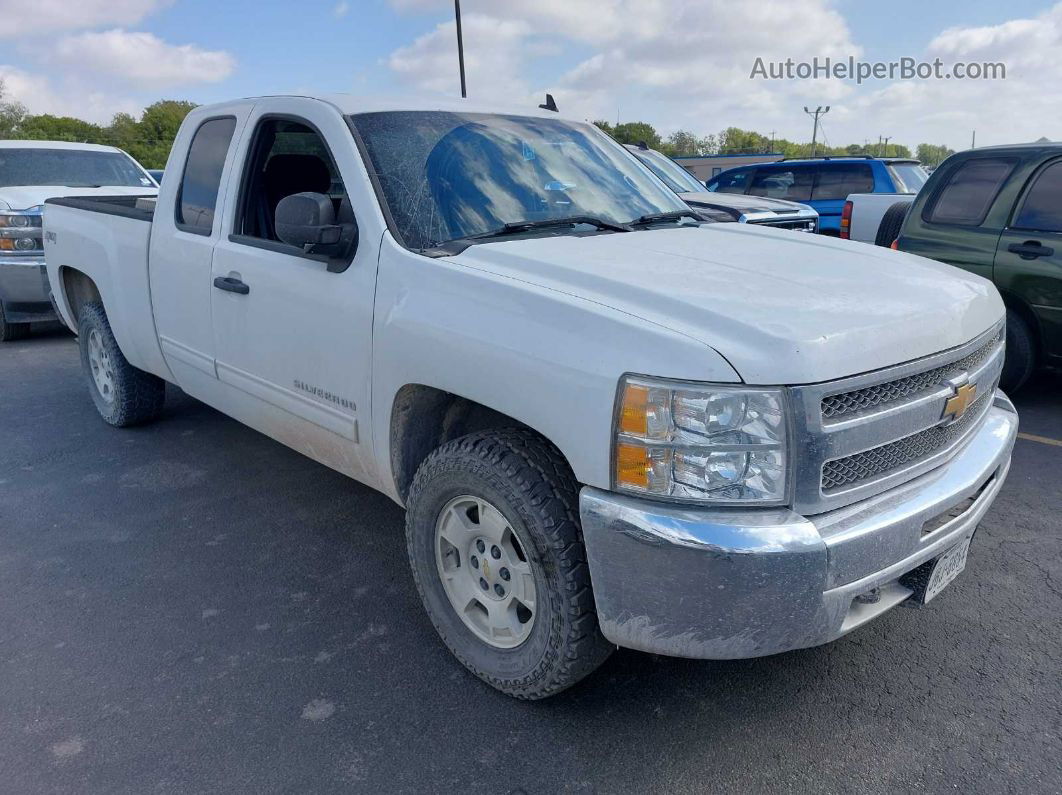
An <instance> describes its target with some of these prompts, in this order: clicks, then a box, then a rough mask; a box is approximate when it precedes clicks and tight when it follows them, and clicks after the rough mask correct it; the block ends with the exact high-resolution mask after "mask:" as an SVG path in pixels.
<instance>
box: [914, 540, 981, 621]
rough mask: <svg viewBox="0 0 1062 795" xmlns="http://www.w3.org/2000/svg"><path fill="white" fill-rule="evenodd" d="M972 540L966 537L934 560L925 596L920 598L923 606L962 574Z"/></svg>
mask: <svg viewBox="0 0 1062 795" xmlns="http://www.w3.org/2000/svg"><path fill="white" fill-rule="evenodd" d="M972 538H973V537H972V536H967V537H966V538H964V539H963V540H962V542H961V543H959V544H956V545H955V546H953V547H952V548H951V549H949V550H948V551H947V552H945V553H944V554H943V555H941V556H940V557H939V558H937V559H936V562H935V563H934V564H933V568H932V570H931V571H930V574H929V581H928V582H927V583H926V590H925V594H924V595H923V596H922V600H921V601H922V603H923V604H925V603H926V602H928V601H929V600H930V599H932V598H933V597H934V596H936V595H937V594H939V593H940V592H941V591H943V590H944V589H945V588H946V587H947V586H948V585H949V584H950V583H951V581H952V580H954V579H955V578H956V577H958V576H959V575H960V574H962V570H963V569H965V568H966V556H967V554H968V553H969V551H970V541H971V540H972Z"/></svg>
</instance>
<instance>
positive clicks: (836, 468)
mask: <svg viewBox="0 0 1062 795" xmlns="http://www.w3.org/2000/svg"><path fill="white" fill-rule="evenodd" d="M979 352H980V351H978V353H979ZM973 355H976V354H973ZM995 391H996V390H995V385H994V384H993V385H992V388H991V389H988V390H986V391H985V393H984V394H983V395H982V396H981V397H979V398H978V399H977V400H976V401H975V402H974V404H973V405H972V406H971V407H970V408H969V410H967V412H966V413H965V414H964V415H963V416H962V417H960V418H959V420H958V421H957V422H953V423H952V424H950V425H935V426H933V427H932V428H928V429H927V430H924V431H920V432H919V433H915V434H912V435H911V436H906V437H904V438H903V439H897V440H896V441H895V442H889V443H888V444H883V445H881V446H880V447H875V448H873V449H871V450H865V451H864V452H862V453H856V454H855V455H850V456H845V457H844V458H836V459H834V460H833V461H827V462H826V463H825V464H823V466H822V491H823V492H824V493H829V492H830V491H832V490H835V489H839V488H842V487H845V486H851V485H853V484H858V483H860V482H862V481H864V480H869V479H871V478H878V477H881V476H883V475H887V474H889V473H890V472H892V471H894V470H897V469H900V468H901V467H904V466H906V465H907V464H909V463H911V462H912V461H918V460H920V459H924V458H928V457H929V456H931V455H933V454H934V453H937V452H939V451H941V450H943V449H945V448H947V447H949V446H950V445H951V444H953V443H954V442H955V441H956V440H958V439H959V438H960V437H961V436H962V435H963V434H965V433H966V431H968V430H969V429H970V428H971V427H972V426H973V425H974V424H975V423H976V422H977V421H978V420H979V419H981V417H982V416H983V415H984V413H985V412H986V411H987V410H988V406H989V404H990V403H991V401H992V397H993V395H994V394H995Z"/></svg>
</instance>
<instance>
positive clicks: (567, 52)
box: [387, 0, 1062, 148]
mask: <svg viewBox="0 0 1062 795" xmlns="http://www.w3.org/2000/svg"><path fill="white" fill-rule="evenodd" d="M391 5H392V6H393V7H395V8H396V9H397V10H399V11H400V12H403V13H408V14H422V13H423V14H428V13H430V14H433V15H443V16H444V17H448V16H449V15H450V14H451V13H452V9H453V4H452V2H450V0H391ZM462 8H463V10H464V11H465V16H464V26H465V48H466V56H467V67H468V68H467V71H468V85H469V94H470V96H473V97H476V98H483V99H491V100H508V101H514V100H515V101H521V102H522V101H524V100H525V98H526V99H527V100H531V99H535V100H536V104H537V98H538V97H540V96H541V92H543V91H545V90H549V91H551V92H552V93H553V94H554V95H555V96H556V98H557V102H558V104H559V105H560V107H561V111H562V112H563V113H565V114H566V115H572V116H581V117H583V118H607V119H610V120H614V119H616V118H617V117H618V118H619V119H621V120H626V121H629V120H634V119H644V120H647V121H651V122H653V123H654V124H655V125H656V126H657V128H658V129H661V130H663V131H665V132H669V131H672V130H674V129H677V128H686V129H692V130H694V131H696V132H698V133H701V134H703V133H708V132H715V131H718V130H720V129H722V128H723V127H727V126H732V125H733V126H739V127H745V128H750V129H755V130H759V131H761V132H764V133H769V132H770V131H771V130H776V131H777V133H778V135H779V136H780V137H788V138H791V139H796V140H805V141H806V140H808V139H809V138H810V133H811V121H810V120H809V119H808V118H807V117H806V116H805V115H804V113H803V110H802V108H803V106H804V105H812V104H813V105H826V104H829V105H831V106H832V107H831V111H830V113H829V115H828V116H826V117H825V118H824V129H825V130H826V133H827V137H828V139H829V142H830V143H831V144H845V143H851V142H862V141H863V140H864V139H869V140H871V141H875V140H877V136H878V135H879V134H886V135H890V136H892V140H893V141H895V142H898V143H906V144H908V145H910V146H913V145H915V144H917V143H919V142H921V141H932V142H942V143H947V144H949V145H950V146H953V147H955V148H959V147H962V146H965V145H967V144H968V141H969V135H970V131H971V130H972V129H974V128H975V127H976V128H977V130H978V142H979V143H985V144H987V143H1005V142H1011V141H1016V140H1028V139H1033V138H1037V137H1039V136H1040V135H1047V136H1048V137H1049V138H1059V137H1062V130H1059V129H1058V126H1059V125H1060V124H1062V123H1060V122H1059V121H1058V120H1059V119H1062V94H1059V93H1058V92H1052V91H1051V90H1050V88H1051V86H1054V85H1056V84H1058V82H1059V81H1060V80H1062V60H1059V59H1058V58H1057V53H1058V52H1059V51H1060V50H1062V3H1059V4H1058V5H1056V6H1055V7H1053V8H1051V9H1050V10H1048V11H1046V12H1044V13H1043V14H1041V15H1039V16H1038V17H1036V18H1035V19H1015V20H1010V21H1007V22H1004V23H1002V24H1000V25H994V26H984V27H973V26H968V27H962V26H956V27H952V28H950V29H948V30H945V31H942V32H940V33H939V35H937V36H936V37H935V38H933V39H932V41H931V42H930V44H929V45H927V47H926V51H925V52H924V53H922V54H919V53H908V52H903V53H901V52H896V53H890V54H889V55H888V56H887V57H892V58H899V57H901V56H906V55H911V56H915V57H920V58H925V59H926V60H932V59H933V58H934V57H937V56H939V57H940V58H941V59H942V60H943V61H944V62H945V63H946V64H950V63H952V62H955V61H1002V62H1004V63H1006V65H1007V79H1006V80H1005V81H972V80H939V81H910V82H893V83H883V82H872V83H866V84H864V85H863V86H857V85H856V84H855V83H854V82H848V81H840V80H836V79H830V80H826V79H818V80H792V81H764V80H751V79H749V73H750V70H751V68H752V65H753V63H754V62H755V59H756V58H757V57H762V58H763V59H764V60H765V61H784V60H785V59H787V58H792V59H794V61H798V62H799V61H804V60H811V59H813V58H814V57H816V56H818V57H819V58H820V59H821V58H824V57H826V56H829V57H831V58H832V59H834V60H837V59H847V58H848V57H849V56H853V57H855V58H857V59H858V58H860V57H861V56H862V53H863V49H862V47H861V46H860V42H858V41H857V40H856V39H855V37H854V35H853V33H852V32H851V30H850V29H849V27H848V25H847V24H846V22H845V18H844V15H843V14H842V13H841V11H840V10H839V8H840V9H844V11H845V13H851V14H855V13H859V8H858V5H855V4H851V3H845V4H843V5H838V4H835V3H834V2H832V0H758V2H756V3H735V2H733V1H732V0H696V1H694V0H690V1H689V2H677V1H673V0H506V2H505V3H498V2H496V0H495V1H493V2H492V1H491V0H464V1H463V3H462ZM956 17H957V18H961V13H960V12H959V11H958V10H957V12H956ZM928 33H930V35H931V33H932V32H931V31H930V32H928ZM544 47H545V48H546V49H547V50H548V52H547V53H545V54H543V53H542V52H541V50H542V49H543V48H544ZM558 54H559V57H558ZM551 59H552V60H553V61H554V62H556V63H557V64H558V66H557V67H555V68H551ZM573 61H574V65H573ZM387 64H388V65H389V66H390V68H391V69H392V70H393V71H394V72H396V73H397V74H399V75H400V76H401V77H402V78H403V79H404V80H405V81H406V82H408V83H410V84H412V85H414V86H416V87H417V88H421V89H426V90H432V91H442V92H446V93H450V94H455V93H457V76H456V74H457V69H456V42H455V35H454V27H453V23H452V22H447V23H444V24H441V25H439V26H437V27H436V28H435V30H433V31H432V32H430V33H428V34H426V35H425V36H422V37H420V38H419V39H417V40H416V41H415V42H413V43H412V44H410V45H408V46H406V47H402V48H400V49H398V50H396V51H395V52H394V53H392V55H391V57H390V58H389V59H388V60H387ZM559 64H564V66H559ZM529 75H533V77H532V76H529ZM543 75H549V76H548V78H546V77H543Z"/></svg>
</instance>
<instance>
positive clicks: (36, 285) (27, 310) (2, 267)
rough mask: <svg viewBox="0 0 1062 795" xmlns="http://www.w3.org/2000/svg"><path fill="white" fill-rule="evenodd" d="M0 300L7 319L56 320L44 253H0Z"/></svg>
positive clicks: (25, 321)
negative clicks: (32, 255)
mask: <svg viewBox="0 0 1062 795" xmlns="http://www.w3.org/2000/svg"><path fill="white" fill-rule="evenodd" d="M0 301H2V302H3V305H4V316H5V317H6V318H7V321H8V322H9V323H31V322H32V323H36V322H43V321H46V320H55V318H56V314H55V309H54V307H53V306H52V299H51V288H50V287H49V285H48V271H47V270H46V269H45V267H44V258H43V257H0Z"/></svg>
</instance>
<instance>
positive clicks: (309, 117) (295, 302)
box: [211, 98, 379, 482]
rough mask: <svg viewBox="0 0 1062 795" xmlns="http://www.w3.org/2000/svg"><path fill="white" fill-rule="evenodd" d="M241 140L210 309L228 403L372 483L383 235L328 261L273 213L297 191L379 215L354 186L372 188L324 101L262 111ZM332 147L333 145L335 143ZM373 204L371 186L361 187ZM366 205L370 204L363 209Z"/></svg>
mask: <svg viewBox="0 0 1062 795" xmlns="http://www.w3.org/2000/svg"><path fill="white" fill-rule="evenodd" d="M247 129H248V132H249V134H248V135H247V136H245V142H244V145H243V146H241V155H240V157H241V159H240V162H241V163H242V164H243V165H242V167H241V169H240V170H241V171H242V174H241V177H240V186H241V187H240V190H239V195H238V198H237V199H236V200H235V201H234V202H233V211H232V213H231V214H229V215H228V216H227V219H226V224H227V228H229V229H231V232H232V233H231V234H230V235H227V236H225V237H224V238H223V239H222V240H221V241H220V242H219V243H218V245H217V247H216V248H215V251H214V260H213V271H212V274H211V276H212V289H211V311H212V315H213V335H214V348H215V350H216V356H217V372H218V378H219V380H220V381H221V382H222V383H223V384H225V385H227V386H228V387H229V388H230V389H229V390H227V391H229V392H230V397H231V405H228V406H225V407H223V408H224V409H225V410H226V411H228V412H229V413H230V414H233V415H234V416H236V417H238V418H239V419H241V420H242V421H244V422H246V423H247V424H249V425H251V426H252V427H255V428H258V429H259V430H261V431H263V432H264V433H266V434H268V435H270V436H272V437H273V438H276V439H278V440H279V441H282V442H284V443H285V444H287V445H289V446H290V447H293V448H295V449H297V450H299V451H301V452H303V453H305V454H306V455H308V456H310V457H311V458H314V459H316V460H318V461H320V462H322V463H324V464H327V465H328V466H331V467H333V468H334V469H337V470H339V471H341V472H344V473H346V474H348V475H350V476H351V477H354V478H357V479H359V480H363V481H367V482H372V481H373V475H372V474H370V473H372V468H371V466H370V465H369V464H370V461H371V455H370V453H371V450H370V447H371V437H370V423H369V394H370V390H369V378H370V371H369V367H370V360H371V343H372V311H373V299H374V292H375V283H376V266H377V260H378V241H379V236H378V234H376V235H373V234H369V233H367V230H368V229H369V228H370V227H366V226H363V227H362V230H361V231H362V234H361V236H360V241H359V244H358V247H357V249H356V252H355V254H354V255H353V257H348V258H346V259H345V260H344V261H338V262H337V261H327V262H326V261H322V260H321V259H319V258H315V257H313V256H310V255H307V254H304V253H303V251H302V250H301V249H298V248H295V247H293V246H289V245H286V244H284V243H282V242H281V241H280V240H279V238H278V236H277V233H276V229H275V224H274V213H275V211H276V208H277V204H278V203H279V201H280V200H281V199H282V198H284V197H285V196H289V195H292V194H295V193H303V192H312V193H320V194H325V195H327V196H329V197H330V198H331V199H332V202H333V205H334V207H335V208H336V210H337V212H341V213H345V214H346V215H347V216H348V217H349V215H351V214H353V215H354V216H355V217H357V216H358V215H360V216H362V218H365V217H366V216H368V215H370V214H371V213H369V212H366V210H367V209H368V208H367V207H366V206H364V204H363V205H362V206H361V207H360V208H359V206H358V203H357V202H355V203H354V205H353V206H352V205H351V204H350V203H349V201H350V197H349V196H348V190H347V185H352V184H353V185H359V186H364V187H367V186H368V182H367V180H366V178H365V176H364V170H363V168H362V167H361V165H360V162H359V161H358V160H357V159H356V155H355V150H354V142H353V140H352V138H351V133H350V130H349V128H347V126H346V124H345V122H344V120H343V118H342V117H341V116H340V115H339V113H338V112H336V111H335V110H334V109H333V108H331V106H328V105H326V104H325V103H322V102H320V101H317V100H309V99H298V98H292V99H286V100H276V101H272V102H271V103H270V110H269V113H268V114H266V113H263V112H262V111H258V112H256V113H255V114H253V115H252V117H251V119H250V120H249V121H248V126H247ZM330 144H331V145H330ZM351 192H352V193H355V194H358V196H359V198H360V200H361V201H362V202H365V201H366V200H367V196H366V192H365V191H364V189H362V190H361V191H351ZM359 209H360V212H359Z"/></svg>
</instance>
